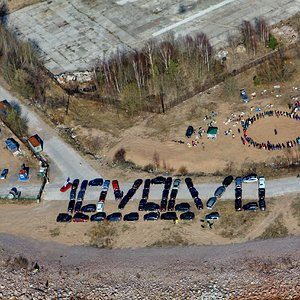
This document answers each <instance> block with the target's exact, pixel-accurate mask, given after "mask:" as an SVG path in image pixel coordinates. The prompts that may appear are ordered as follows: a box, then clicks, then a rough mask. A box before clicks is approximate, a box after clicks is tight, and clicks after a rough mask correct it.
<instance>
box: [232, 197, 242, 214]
mask: <svg viewBox="0 0 300 300" xmlns="http://www.w3.org/2000/svg"><path fill="white" fill-rule="evenodd" d="M242 205H243V204H242V199H241V198H237V199H235V200H234V208H235V210H236V211H241V210H242Z"/></svg>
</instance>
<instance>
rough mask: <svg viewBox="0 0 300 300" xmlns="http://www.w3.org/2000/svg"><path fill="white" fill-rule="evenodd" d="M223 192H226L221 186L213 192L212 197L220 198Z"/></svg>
mask: <svg viewBox="0 0 300 300" xmlns="http://www.w3.org/2000/svg"><path fill="white" fill-rule="evenodd" d="M225 190H226V188H225V186H223V185H221V186H219V187H218V188H217V189H216V190H215V193H214V196H215V197H217V198H221V197H222V195H223V194H224V192H225Z"/></svg>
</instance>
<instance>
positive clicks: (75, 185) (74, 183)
mask: <svg viewBox="0 0 300 300" xmlns="http://www.w3.org/2000/svg"><path fill="white" fill-rule="evenodd" d="M78 185H79V179H75V180H74V181H73V183H72V190H77V188H78Z"/></svg>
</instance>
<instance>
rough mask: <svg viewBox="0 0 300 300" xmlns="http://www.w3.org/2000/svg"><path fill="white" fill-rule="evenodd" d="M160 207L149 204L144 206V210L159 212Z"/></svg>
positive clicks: (152, 203)
mask: <svg viewBox="0 0 300 300" xmlns="http://www.w3.org/2000/svg"><path fill="white" fill-rule="evenodd" d="M159 209H160V206H159V205H158V204H156V203H154V202H147V203H146V204H145V205H144V210H145V211H155V210H159Z"/></svg>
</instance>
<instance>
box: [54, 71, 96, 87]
mask: <svg viewBox="0 0 300 300" xmlns="http://www.w3.org/2000/svg"><path fill="white" fill-rule="evenodd" d="M54 78H55V79H56V80H57V82H58V83H59V84H62V85H65V84H68V83H69V82H71V81H77V82H78V83H87V82H91V81H93V72H90V71H84V72H74V73H62V74H59V75H55V76H54Z"/></svg>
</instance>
